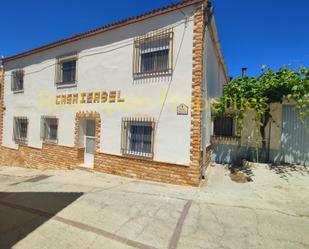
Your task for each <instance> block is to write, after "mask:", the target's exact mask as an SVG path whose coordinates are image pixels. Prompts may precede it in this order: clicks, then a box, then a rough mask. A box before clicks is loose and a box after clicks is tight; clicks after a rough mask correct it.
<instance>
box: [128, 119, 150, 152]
mask: <svg viewBox="0 0 309 249" xmlns="http://www.w3.org/2000/svg"><path fill="white" fill-rule="evenodd" d="M154 129H155V122H154V119H152V118H141V117H138V118H124V119H123V121H122V153H123V154H127V155H135V156H141V157H149V158H152V157H153V144H154Z"/></svg>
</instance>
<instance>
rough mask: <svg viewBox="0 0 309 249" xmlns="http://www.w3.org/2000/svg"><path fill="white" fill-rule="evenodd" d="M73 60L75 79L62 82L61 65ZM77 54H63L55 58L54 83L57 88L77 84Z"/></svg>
mask: <svg viewBox="0 0 309 249" xmlns="http://www.w3.org/2000/svg"><path fill="white" fill-rule="evenodd" d="M69 61H75V63H76V64H75V80H74V81H69V82H63V71H62V65H63V63H65V62H69ZM77 69H78V55H77V53H74V54H68V55H63V56H61V57H58V58H57V63H56V77H55V79H56V80H55V84H56V86H57V88H67V87H76V86H77V73H78V70H77Z"/></svg>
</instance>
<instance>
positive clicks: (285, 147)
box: [281, 106, 309, 166]
mask: <svg viewBox="0 0 309 249" xmlns="http://www.w3.org/2000/svg"><path fill="white" fill-rule="evenodd" d="M281 154H282V159H283V162H285V163H289V164H300V165H306V166H309V116H307V117H306V118H305V120H301V119H300V116H299V114H298V112H297V111H296V110H295V107H294V106H283V115H282V135H281Z"/></svg>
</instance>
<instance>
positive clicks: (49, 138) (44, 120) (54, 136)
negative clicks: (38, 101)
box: [41, 116, 58, 143]
mask: <svg viewBox="0 0 309 249" xmlns="http://www.w3.org/2000/svg"><path fill="white" fill-rule="evenodd" d="M41 140H43V141H44V142H48V143H57V142H58V119H57V118H55V117H46V116H43V117H41Z"/></svg>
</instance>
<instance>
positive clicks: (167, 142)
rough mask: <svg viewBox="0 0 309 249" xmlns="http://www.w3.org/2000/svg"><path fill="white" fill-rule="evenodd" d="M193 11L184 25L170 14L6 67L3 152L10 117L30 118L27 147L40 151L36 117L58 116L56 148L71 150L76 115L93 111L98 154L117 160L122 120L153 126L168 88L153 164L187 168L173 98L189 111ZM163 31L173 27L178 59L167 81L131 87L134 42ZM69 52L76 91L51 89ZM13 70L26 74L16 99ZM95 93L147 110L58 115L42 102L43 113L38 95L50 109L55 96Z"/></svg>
mask: <svg viewBox="0 0 309 249" xmlns="http://www.w3.org/2000/svg"><path fill="white" fill-rule="evenodd" d="M193 10H194V9H193V7H192V6H191V7H187V8H185V9H184V12H185V13H187V14H188V15H189V16H190V20H189V22H188V23H187V24H186V25H185V24H184V17H183V15H182V13H181V12H180V11H174V12H170V13H168V14H165V15H161V16H158V17H154V18H151V19H148V20H145V21H143V22H138V23H136V24H132V25H129V26H125V27H122V28H120V29H116V30H112V31H109V32H105V33H102V34H99V35H96V36H93V37H90V38H87V39H83V40H80V41H76V42H74V43H69V44H66V45H63V46H61V47H56V48H53V49H50V50H47V51H44V52H41V53H37V54H33V55H31V56H27V57H24V58H21V59H18V60H14V61H11V62H7V63H6V64H5V70H6V72H5V97H4V105H5V107H6V111H5V115H4V141H3V144H4V146H7V147H11V148H16V145H15V143H14V142H13V141H12V134H13V117H14V116H27V117H28V118H29V128H28V140H29V143H28V145H29V146H33V147H38V148H40V147H41V146H42V143H41V141H40V116H41V115H55V116H57V117H58V118H59V128H58V129H59V130H58V134H59V144H60V145H66V146H74V126H75V114H76V112H78V111H80V110H94V109H95V110H97V111H99V112H100V115H101V120H102V122H101V124H102V127H101V148H100V151H101V152H104V153H110V154H116V155H120V154H121V152H120V149H121V144H120V142H121V141H120V138H121V119H122V117H126V116H131V115H139V114H140V115H147V116H150V117H154V118H155V120H156V121H158V117H159V113H160V110H161V103H160V102H161V100H162V96H165V94H166V92H167V89H168V86H169V83H170V82H171V85H170V89H169V97H168V99H167V101H166V105H165V106H164V108H163V111H162V115H161V119H160V121H159V123H158V125H157V134H156V137H155V147H154V148H155V156H154V160H158V161H165V162H172V163H180V164H189V162H190V125H191V117H190V115H188V116H177V112H176V109H175V105H174V100H175V99H174V97H177V98H180V99H185V100H186V101H185V103H186V104H187V105H188V106H189V107H190V97H191V90H192V89H191V84H192V46H193V16H192V13H193ZM166 26H175V28H174V37H175V38H174V58H176V57H177V54H178V53H179V57H178V60H177V64H176V65H175V71H174V73H173V78H172V80H171V81H170V79H167V78H166V79H153V80H149V81H148V82H146V81H134V79H133V77H132V56H133V39H134V37H136V36H138V35H143V34H145V33H147V32H149V31H152V30H156V29H159V28H164V27H166ZM184 32H185V33H184ZM74 51H76V52H78V54H79V60H78V71H77V79H78V84H77V87H76V88H67V89H57V88H56V86H55V83H54V82H55V63H56V59H55V58H56V57H57V56H61V55H63V54H67V53H70V52H74ZM94 53H96V54H94ZM175 61H176V59H175V60H174V63H176V62H175ZM16 68H23V69H24V71H25V77H24V89H25V90H24V93H21V94H13V93H12V92H11V86H10V85H11V77H10V74H11V71H12V70H14V69H16ZM211 77H213V76H211ZM211 79H212V78H211ZM100 90H106V91H109V90H121V95H122V97H124V98H125V99H126V102H125V103H126V104H127V103H128V102H129V99H130V98H147V99H148V100H149V101H151V103H152V104H151V105H150V106H147V107H145V108H144V109H142V110H141V109H134V110H123V109H119V110H114V111H112V110H108V109H107V107H108V105H107V104H105V105H104V106H102V105H100V104H84V105H82V106H79V107H78V108H76V109H73V110H72V109H67V108H64V107H63V106H62V107H61V108H62V109H60V110H56V109H55V106H53V107H52V108H48V105H47V104H46V103H47V101H45V104H44V105H43V110H42V109H41V108H40V95H43V96H44V100H46V99H47V100H50V101H52V102H53V103H54V101H55V97H56V95H59V94H63V93H81V92H92V91H100ZM178 102H179V103H180V102H184V101H178ZM71 107H72V106H71ZM102 107H104V109H103V108H102ZM110 107H115V104H111V105H110Z"/></svg>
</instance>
